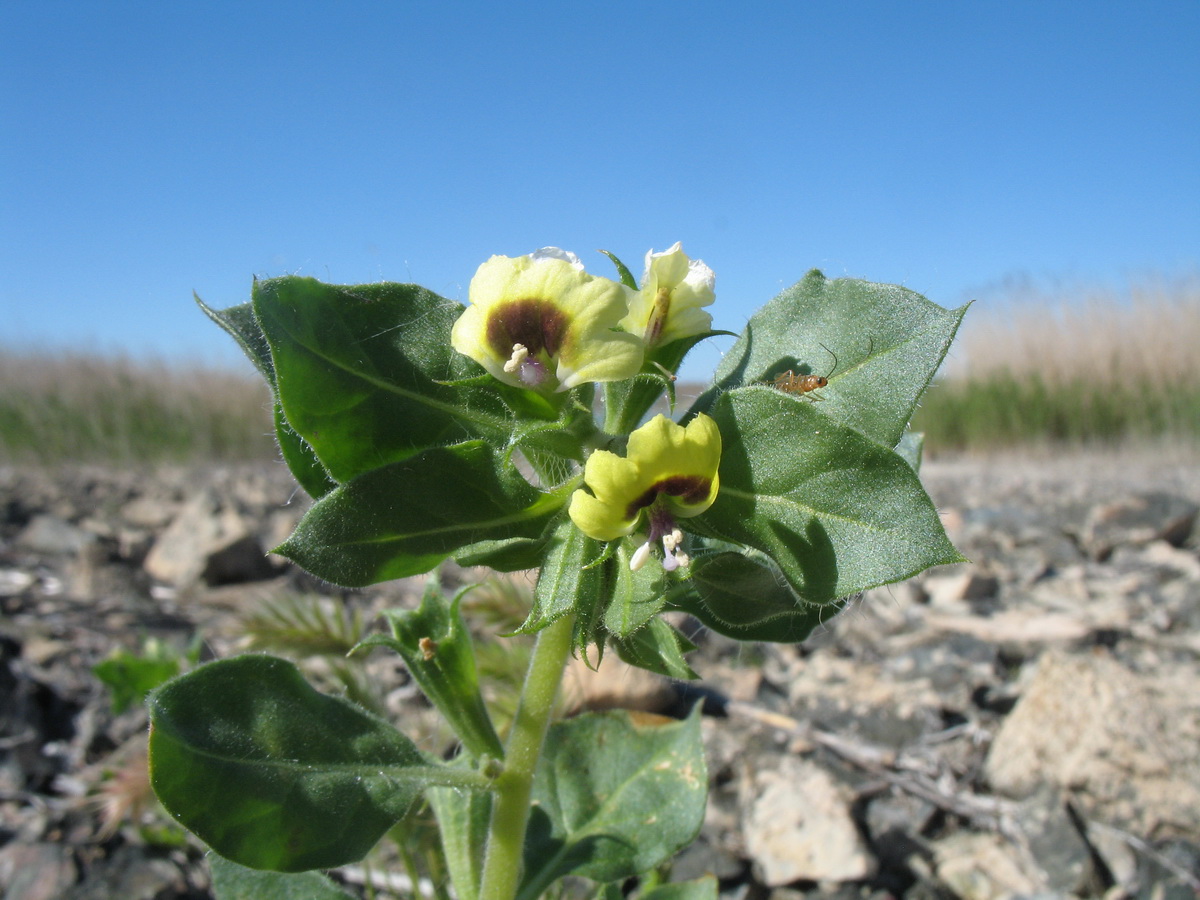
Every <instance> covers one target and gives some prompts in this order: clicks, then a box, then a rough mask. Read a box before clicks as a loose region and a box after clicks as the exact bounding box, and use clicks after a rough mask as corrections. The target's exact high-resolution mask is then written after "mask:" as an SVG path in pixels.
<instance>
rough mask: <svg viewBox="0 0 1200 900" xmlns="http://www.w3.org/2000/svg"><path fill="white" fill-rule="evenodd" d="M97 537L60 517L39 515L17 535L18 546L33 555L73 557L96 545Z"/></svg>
mask: <svg viewBox="0 0 1200 900" xmlns="http://www.w3.org/2000/svg"><path fill="white" fill-rule="evenodd" d="M95 540H96V536H95V535H94V534H92V533H91V532H89V531H85V530H84V529H82V528H79V527H77V526H75V525H72V524H71V523H70V522H67V521H64V520H63V519H60V518H59V517H58V516H52V515H38V516H34V517H33V519H31V520H30V522H29V524H28V525H26V526H25V528H24V529H23V530H22V531H21V533H20V534H19V535H17V540H16V544H17V546H18V547H20V548H21V549H23V550H29V551H30V552H32V553H43V554H46V555H48V556H71V555H74V554H76V553H79V552H81V551H82V550H83V549H84V548H85V547H87V546H88V545H89V544H92V543H94V542H95Z"/></svg>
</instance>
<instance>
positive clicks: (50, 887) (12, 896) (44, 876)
mask: <svg viewBox="0 0 1200 900" xmlns="http://www.w3.org/2000/svg"><path fill="white" fill-rule="evenodd" d="M71 857H72V850H71V848H70V847H68V846H64V845H62V844H47V843H38V844H19V843H14V844H8V845H7V846H5V847H3V848H0V888H3V889H4V890H3V893H4V897H5V900H59V898H61V897H63V896H64V895H65V894H66V893H67V890H68V889H69V888H70V887H71V886H72V885H73V884H74V883H75V878H76V873H75V863H74V861H73V860H72V858H71Z"/></svg>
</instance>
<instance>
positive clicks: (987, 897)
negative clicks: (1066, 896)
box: [933, 832, 1046, 900]
mask: <svg viewBox="0 0 1200 900" xmlns="http://www.w3.org/2000/svg"><path fill="white" fill-rule="evenodd" d="M933 855H934V871H935V872H936V875H937V879H938V881H939V882H940V883H941V885H942V886H944V887H945V888H947V889H949V890H950V891H951V892H953V896H955V897H959V898H961V900H1009V898H1012V897H1015V896H1022V895H1025V896H1029V895H1033V894H1037V893H1040V892H1041V891H1044V890H1045V887H1046V886H1045V883H1044V880H1043V878H1042V877H1041V875H1042V873H1040V872H1038V871H1037V870H1036V868H1035V867H1034V866H1033V865H1032V863H1031V861H1030V860H1029V859H1028V857H1027V856H1026V855H1025V854H1023V853H1022V852H1021V851H1020V849H1019V848H1018V847H1016V846H1015V845H1014V844H1013V843H1012V841H1010V840H1009V839H1008V838H1005V837H1003V836H1002V835H998V834H972V833H970V832H959V833H957V834H954V835H951V836H950V837H948V838H946V839H944V840H941V841H938V842H937V843H936V844H934V846H933Z"/></svg>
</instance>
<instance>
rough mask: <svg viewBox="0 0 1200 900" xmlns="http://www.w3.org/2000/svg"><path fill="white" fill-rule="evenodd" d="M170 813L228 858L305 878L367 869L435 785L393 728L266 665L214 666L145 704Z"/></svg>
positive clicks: (241, 660)
mask: <svg viewBox="0 0 1200 900" xmlns="http://www.w3.org/2000/svg"><path fill="white" fill-rule="evenodd" d="M149 706H150V777H151V783H152V784H153V786H154V790H155V793H157V794H158V798H159V800H161V801H162V804H163V806H165V807H166V808H167V810H168V811H169V812H170V813H171V815H173V816H174V817H175V818H176V819H178V820H179V821H180V822H181V823H182V824H183V825H185V826H186V827H187V828H189V829H190V830H191V831H193V832H194V833H195V834H196V835H197V836H198V837H199V838H200V839H201V840H203V841H205V842H206V843H207V844H209V846H211V847H212V848H213V849H214V850H216V851H217V852H218V853H220V854H221V855H222V856H224V857H227V858H229V859H231V860H233V861H235V862H238V863H240V864H242V865H244V866H249V867H250V868H254V869H274V870H276V871H282V872H298V871H303V870H306V869H317V868H330V867H332V866H339V865H343V864H345V863H349V862H353V861H355V860H358V859H361V858H362V857H363V856H364V855H365V854H366V853H367V851H368V850H370V849H371V847H372V846H374V844H375V842H376V841H378V840H379V838H380V837H381V836H382V835H383V834H384V832H386V831H387V830H388V829H389V828H390V827H391V826H392V825H393V824H394V823H395V822H396V821H397V820H399V819H400V817H401V816H403V815H404V813H405V812H406V811H407V809H408V808H409V806H410V805H411V804H412V802H413V800H414V799H415V798H416V796H417V795H418V793H420V791H421V790H422V789H423V788H424V787H425V786H427V785H428V784H429V783H431V781H432V783H441V784H445V783H447V782H445V781H440V782H438V781H436V780H434V779H433V778H432V775H431V773H432V772H433V771H434V767H432V766H431V764H430V763H428V762H427V761H426V760H425V759H424V758H423V757H422V755H421V754H420V752H419V751H418V750H417V748H416V747H415V746H414V745H413V743H412V742H411V741H410V740H409V739H408V738H406V737H405V736H404V735H402V734H400V733H399V732H398V731H396V730H395V729H394V728H392V727H391V726H390V725H389V724H387V723H386V722H384V721H382V720H381V719H378V718H376V717H375V716H373V715H371V714H370V713H367V712H365V711H364V710H362V709H360V708H358V707H356V706H354V705H353V704H351V703H349V702H347V701H345V700H342V699H340V698H337V697H329V696H326V695H324V694H320V693H317V692H316V691H315V690H313V689H312V687H311V686H309V684H308V683H307V682H306V681H305V680H304V679H303V677H302V676H301V675H300V673H299V671H298V670H297V669H296V667H295V666H294V665H292V664H291V663H290V662H287V661H286V660H282V659H277V658H274V657H270V656H240V657H235V658H233V659H229V660H223V661H219V662H213V663H209V664H207V665H204V666H201V667H200V668H198V669H196V670H195V671H193V672H190V673H188V674H186V675H182V676H180V677H179V678H176V679H175V680H173V681H170V682H168V683H167V684H165V685H163V686H162V687H161V688H159V689H158V691H156V692H155V693H154V694H152V695H151V696H150V700H149Z"/></svg>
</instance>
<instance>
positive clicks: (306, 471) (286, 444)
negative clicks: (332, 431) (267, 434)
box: [274, 400, 337, 500]
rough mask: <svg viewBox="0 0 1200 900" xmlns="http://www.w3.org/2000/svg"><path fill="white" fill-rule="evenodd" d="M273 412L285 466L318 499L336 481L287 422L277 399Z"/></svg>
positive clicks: (277, 438) (331, 488)
mask: <svg viewBox="0 0 1200 900" xmlns="http://www.w3.org/2000/svg"><path fill="white" fill-rule="evenodd" d="M274 412H275V439H276V440H277V441H278V442H279V452H280V453H281V454H283V461H284V462H285V463H287V467H288V468H289V469H291V471H292V474H293V475H294V476H295V477H296V481H297V482H299V484H300V487H302V488H304V490H305V492H307V494H308V496H310V497H312V498H313V499H314V500H320V499H321V498H322V497H324V496H325V495H326V494H328V493H329V492H330V491H332V490H333V489H334V488H335V487H337V482H336V481H334V480H333V479H332V478H330V477H329V472H327V471H326V470H325V467H324V466H323V465H321V461H320V460H319V459H317V454H316V453H315V452H314V451H313V448H312V447H310V446H309V445H308V442H307V441H305V440H304V438H302V437H300V435H298V434H297V433H296V431H295V429H294V428H292V426H291V425H290V424H289V423H288V420H287V418H286V417H285V416H284V415H283V407H282V406H281V405H280V404H279V401H278V400H276V401H275V408H274Z"/></svg>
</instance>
